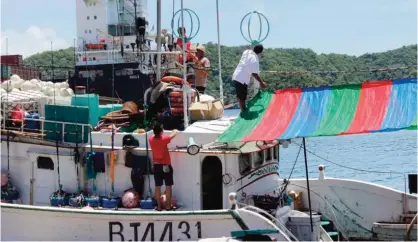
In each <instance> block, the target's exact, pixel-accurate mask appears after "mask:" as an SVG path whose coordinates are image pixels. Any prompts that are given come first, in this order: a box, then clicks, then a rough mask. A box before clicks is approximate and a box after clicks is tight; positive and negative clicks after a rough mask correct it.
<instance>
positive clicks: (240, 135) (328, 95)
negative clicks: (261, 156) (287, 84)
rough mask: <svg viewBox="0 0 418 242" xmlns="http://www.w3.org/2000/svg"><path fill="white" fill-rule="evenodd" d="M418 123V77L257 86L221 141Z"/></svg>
mask: <svg viewBox="0 0 418 242" xmlns="http://www.w3.org/2000/svg"><path fill="white" fill-rule="evenodd" d="M416 128H417V79H416V78H405V79H399V80H380V81H368V82H363V83H361V84H354V85H341V86H327V87H316V88H291V89H283V90H278V91H274V92H273V91H264V92H259V93H258V94H257V95H256V96H255V97H254V98H253V99H252V100H251V101H250V102H249V104H248V106H247V110H245V111H244V112H242V113H241V114H240V116H239V117H238V118H237V119H236V120H235V122H234V123H233V124H232V125H231V126H230V127H229V128H228V129H227V130H226V131H225V132H224V133H223V134H222V135H221V136H220V137H219V138H218V140H217V141H218V142H235V141H243V142H247V141H270V140H275V139H292V138H298V137H316V136H335V135H344V134H359V133H370V132H386V131H396V130H401V129H416Z"/></svg>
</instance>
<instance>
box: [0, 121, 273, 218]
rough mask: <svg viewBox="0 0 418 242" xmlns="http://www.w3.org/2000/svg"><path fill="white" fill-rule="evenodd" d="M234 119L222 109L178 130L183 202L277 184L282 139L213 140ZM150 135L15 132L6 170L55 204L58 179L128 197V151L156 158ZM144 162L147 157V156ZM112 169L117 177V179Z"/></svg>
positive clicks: (209, 200)
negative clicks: (67, 137) (72, 136)
mask: <svg viewBox="0 0 418 242" xmlns="http://www.w3.org/2000/svg"><path fill="white" fill-rule="evenodd" d="M233 121H234V118H233V117H224V118H221V119H218V120H211V121H198V122H195V123H193V124H192V125H191V126H189V127H188V128H187V129H186V130H184V131H182V132H180V133H179V134H178V135H177V136H176V137H175V138H174V139H173V140H172V143H171V144H170V145H169V150H170V156H171V160H172V166H173V169H174V186H173V196H174V197H175V198H176V200H177V203H178V206H179V207H181V208H182V209H186V210H213V209H223V208H228V194H229V193H231V192H237V193H238V195H239V197H243V198H244V197H250V196H253V195H264V194H268V193H271V192H272V191H274V190H275V189H276V188H277V183H278V179H279V171H278V169H279V162H278V158H279V157H278V156H279V144H278V143H277V142H276V143H271V144H264V143H263V144H260V143H257V142H248V143H242V142H235V143H229V144H222V143H216V142H215V140H216V138H217V137H218V136H219V135H220V134H222V133H223V131H224V130H225V129H226V128H227V127H228V126H229V125H230V124H231V123H232V122H233ZM64 126H65V124H64V125H63V127H64ZM80 126H81V125H80ZM85 128H86V129H87V127H85ZM170 133H171V131H166V132H165V134H166V135H169V134H170ZM130 135H131V136H132V137H133V138H134V139H136V140H137V141H138V142H137V146H136V147H130V148H126V146H125V147H124V144H123V140H124V137H126V136H130ZM152 135H153V132H152V131H149V132H148V133H141V134H138V133H122V132H118V133H115V134H114V138H113V140H114V142H113V148H112V138H111V133H102V132H100V131H94V132H91V140H92V142H91V143H90V141H88V142H86V143H78V144H74V143H71V142H60V145H59V148H58V149H57V146H56V143H55V142H52V141H48V140H39V139H34V138H33V137H25V136H14V137H13V138H11V137H9V139H10V140H9V152H10V154H13V155H12V159H10V157H9V159H10V161H11V162H7V160H8V156H7V154H8V150H7V146H2V160H3V162H2V170H3V171H5V170H7V166H8V165H9V170H10V176H11V179H12V181H13V184H14V186H16V188H17V189H18V191H19V192H20V195H21V199H22V202H23V203H24V204H31V205H45V206H49V205H50V196H51V194H53V193H54V192H55V191H57V190H59V186H58V184H61V185H62V189H63V190H64V191H65V192H67V193H77V192H78V189H80V188H81V190H82V191H86V192H87V193H89V194H92V193H93V192H94V190H95V193H96V194H98V195H100V196H110V195H112V196H119V197H122V196H123V194H124V192H125V191H126V190H128V189H130V188H132V186H133V185H132V181H131V171H132V168H131V166H132V164H128V163H129V162H127V157H128V156H129V157H130V158H131V159H132V161H131V162H142V163H146V162H147V159H146V156H147V155H148V157H150V159H149V160H150V161H151V160H152V151H151V150H150V149H149V145H148V144H146V140H147V138H148V137H150V136H152ZM4 137H5V136H4V135H3V138H4ZM191 138H192V140H193V141H194V145H195V146H196V147H197V148H198V152H197V153H191V152H190V151H188V148H189V147H190V140H191ZM17 142H18V143H17ZM76 145H77V147H75V146H76ZM147 147H148V152H147ZM76 148H77V149H78V151H79V152H78V153H79V157H78V158H77V157H76V156H75V154H76V152H75V149H76ZM57 150H58V154H57ZM91 151H93V152H95V155H94V158H93V159H94V162H95V165H94V166H95V168H94V169H95V171H96V175H95V178H94V179H88V178H89V175H88V174H87V173H89V172H90V171H87V170H88V168H87V165H86V162H85V160H86V156H87V155H88V154H89V152H91ZM111 152H114V154H115V162H114V166H112V165H111V164H110V163H111V162H110V159H111V158H110V157H111V156H110V154H111ZM127 154H128V156H127ZM150 161H149V162H150ZM142 167H147V165H144V164H143V165H142ZM58 169H59V170H58ZM145 169H146V171H145V172H144V174H143V175H144V185H143V186H144V189H143V196H142V197H141V198H142V199H143V198H147V197H149V195H150V193H149V191H150V189H151V191H152V192H151V193H152V194H151V196H154V194H153V191H154V178H153V174H152V169H151V171H149V169H147V168H145ZM111 173H113V175H111ZM111 176H113V177H114V179H113V182H112V177H111ZM58 179H59V180H58ZM112 183H113V185H112ZM112 186H113V188H114V190H113V191H112ZM162 192H164V186H163V187H162Z"/></svg>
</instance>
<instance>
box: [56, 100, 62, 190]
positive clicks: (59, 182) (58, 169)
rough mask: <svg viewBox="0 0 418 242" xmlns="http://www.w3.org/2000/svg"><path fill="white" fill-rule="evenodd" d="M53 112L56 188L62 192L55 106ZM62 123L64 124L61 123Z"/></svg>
mask: <svg viewBox="0 0 418 242" xmlns="http://www.w3.org/2000/svg"><path fill="white" fill-rule="evenodd" d="M54 113H55V148H56V152H57V172H58V190H59V193H61V192H62V184H61V176H60V156H59V148H58V133H59V132H58V128H57V125H58V124H57V107H56V106H55V108H54ZM63 125H64V124H63ZM62 136H63V138H64V132H63V133H62Z"/></svg>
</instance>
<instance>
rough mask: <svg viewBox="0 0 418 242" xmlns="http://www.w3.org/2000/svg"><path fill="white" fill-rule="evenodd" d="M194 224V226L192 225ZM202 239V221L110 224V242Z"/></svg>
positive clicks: (115, 222)
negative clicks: (115, 241)
mask: <svg viewBox="0 0 418 242" xmlns="http://www.w3.org/2000/svg"><path fill="white" fill-rule="evenodd" d="M191 223H192V224H191ZM200 238H202V223H201V222H200V221H197V222H194V221H193V222H190V221H180V222H177V221H175V222H155V223H154V222H132V223H129V224H127V223H125V224H123V223H121V222H118V221H114V222H109V241H114V240H117V241H156V240H157V241H173V240H175V241H179V240H197V239H200Z"/></svg>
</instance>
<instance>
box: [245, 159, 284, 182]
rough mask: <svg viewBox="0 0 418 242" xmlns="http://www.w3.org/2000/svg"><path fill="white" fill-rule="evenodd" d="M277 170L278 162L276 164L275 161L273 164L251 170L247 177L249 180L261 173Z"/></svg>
mask: <svg viewBox="0 0 418 242" xmlns="http://www.w3.org/2000/svg"><path fill="white" fill-rule="evenodd" d="M278 170H279V165H278V164H276V163H275V164H270V165H267V166H265V167H262V168H260V169H258V170H256V171H255V172H253V173H252V174H251V175H250V177H248V179H249V180H250V179H252V178H253V177H259V176H262V175H265V174H268V173H271V172H277V171H278Z"/></svg>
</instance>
